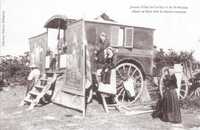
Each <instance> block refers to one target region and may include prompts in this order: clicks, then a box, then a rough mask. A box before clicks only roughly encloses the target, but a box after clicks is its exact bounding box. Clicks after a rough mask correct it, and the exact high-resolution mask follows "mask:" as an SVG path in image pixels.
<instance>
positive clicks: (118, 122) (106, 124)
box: [0, 86, 200, 130]
mask: <svg viewBox="0 0 200 130" xmlns="http://www.w3.org/2000/svg"><path fill="white" fill-rule="evenodd" d="M24 93H25V87H23V86H17V87H14V88H6V89H4V90H3V91H0V130H68V129H69V130H93V129H97V130H98V129H104V130H108V129H112V130H117V129H119V130H129V129H131V130H161V129H162V130H179V129H181V130H182V129H184V130H200V109H199V110H198V109H195V110H194V109H188V110H182V119H183V123H182V124H181V125H180V124H179V125H174V124H171V123H165V122H162V121H160V120H159V119H152V117H151V113H146V114H139V115H131V114H130V115H126V114H124V113H119V112H117V111H112V112H111V113H109V114H106V113H105V112H104V110H103V107H102V105H101V104H99V103H97V102H95V101H93V103H92V104H90V105H88V108H87V115H86V117H82V116H81V113H80V112H77V111H75V110H71V109H68V108H64V107H61V106H58V105H56V104H53V103H50V104H47V105H45V106H41V107H36V108H34V109H33V110H31V111H27V110H26V109H27V107H28V106H22V107H19V106H18V105H19V104H20V101H21V100H22V99H23V96H24Z"/></svg>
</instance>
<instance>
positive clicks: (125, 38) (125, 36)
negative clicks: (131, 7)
mask: <svg viewBox="0 0 200 130" xmlns="http://www.w3.org/2000/svg"><path fill="white" fill-rule="evenodd" d="M128 29H131V30H132V40H131V45H127V44H129V43H127V30H128ZM133 41H134V28H133V27H125V28H124V47H125V48H133Z"/></svg>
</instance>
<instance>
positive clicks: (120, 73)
mask: <svg viewBox="0 0 200 130" xmlns="http://www.w3.org/2000/svg"><path fill="white" fill-rule="evenodd" d="M117 72H118V73H119V76H120V77H121V79H123V76H122V75H121V72H120V70H117Z"/></svg>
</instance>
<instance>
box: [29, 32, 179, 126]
mask: <svg viewBox="0 0 200 130" xmlns="http://www.w3.org/2000/svg"><path fill="white" fill-rule="evenodd" d="M107 45H109V44H106V36H105V33H101V34H100V44H99V48H97V49H96V50H95V52H94V54H95V58H94V59H95V62H96V65H97V66H96V70H97V73H99V75H100V77H101V82H102V83H104V84H110V77H111V69H112V68H113V67H114V65H113V55H114V52H113V49H112V48H111V47H108V46H107ZM55 62H56V59H55V58H53V60H52V62H51V68H52V69H55ZM31 68H32V71H31V73H30V75H29V77H28V80H29V81H31V80H33V79H34V80H37V79H38V78H39V75H40V71H39V69H38V68H37V67H36V66H31ZM162 73H163V74H162V75H163V77H162V78H161V81H160V82H161V84H160V85H161V86H160V87H161V89H160V90H161V96H160V97H161V98H160V99H159V100H158V102H157V105H156V109H155V111H154V112H153V113H152V116H153V118H157V117H159V118H160V119H161V120H163V121H166V122H172V123H181V122H182V119H181V111H180V106H179V101H178V95H177V91H176V90H177V88H178V87H177V78H176V76H175V73H174V72H173V70H172V69H170V68H168V67H165V68H163V71H162ZM97 82H99V81H97ZM30 89H31V87H30V88H28V89H27V92H28V91H29V90H30ZM91 96H92V93H91V94H90V97H89V98H88V100H91V98H92V97H91Z"/></svg>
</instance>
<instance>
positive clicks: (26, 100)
mask: <svg viewBox="0 0 200 130" xmlns="http://www.w3.org/2000/svg"><path fill="white" fill-rule="evenodd" d="M24 101H25V102H29V103H31V102H32V101H33V100H31V99H28V98H25V99H24Z"/></svg>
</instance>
